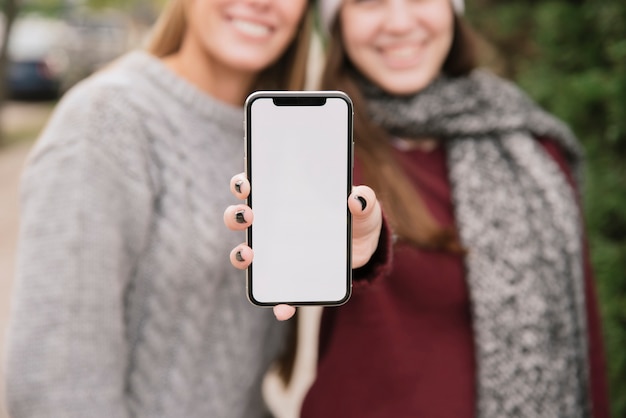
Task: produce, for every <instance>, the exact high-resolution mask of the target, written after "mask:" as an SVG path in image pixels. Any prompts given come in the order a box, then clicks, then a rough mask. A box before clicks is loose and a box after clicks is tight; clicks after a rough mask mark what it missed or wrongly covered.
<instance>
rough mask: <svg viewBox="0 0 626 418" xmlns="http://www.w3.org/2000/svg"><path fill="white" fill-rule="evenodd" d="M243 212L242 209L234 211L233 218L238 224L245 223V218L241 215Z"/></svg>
mask: <svg viewBox="0 0 626 418" xmlns="http://www.w3.org/2000/svg"><path fill="white" fill-rule="evenodd" d="M244 213H245V210H243V209H242V210H239V211H237V212H235V220H236V221H237V223H238V224H245V223H246V218H244V217H243V214H244Z"/></svg>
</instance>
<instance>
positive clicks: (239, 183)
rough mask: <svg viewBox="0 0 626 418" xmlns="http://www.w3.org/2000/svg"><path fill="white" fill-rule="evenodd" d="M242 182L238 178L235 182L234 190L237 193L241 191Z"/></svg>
mask: <svg viewBox="0 0 626 418" xmlns="http://www.w3.org/2000/svg"><path fill="white" fill-rule="evenodd" d="M242 184H243V180H238V181H237V182H236V183H235V190H236V191H237V193H241V185H242Z"/></svg>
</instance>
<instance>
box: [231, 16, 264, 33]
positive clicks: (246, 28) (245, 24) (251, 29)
mask: <svg viewBox="0 0 626 418" xmlns="http://www.w3.org/2000/svg"><path fill="white" fill-rule="evenodd" d="M232 22H233V25H234V26H235V27H236V28H237V29H238V30H239V31H241V32H243V33H245V34H246V35H250V36H265V35H268V34H269V33H270V28H269V27H268V26H265V25H261V24H258V23H254V22H250V21H249V20H240V19H233V21H232Z"/></svg>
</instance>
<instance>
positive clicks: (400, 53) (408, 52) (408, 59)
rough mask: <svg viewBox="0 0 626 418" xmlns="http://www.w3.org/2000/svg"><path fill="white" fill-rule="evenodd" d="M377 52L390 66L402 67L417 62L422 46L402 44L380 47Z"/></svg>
mask: <svg viewBox="0 0 626 418" xmlns="http://www.w3.org/2000/svg"><path fill="white" fill-rule="evenodd" d="M379 52H380V54H381V56H382V57H383V59H384V60H385V61H386V62H387V63H388V65H390V66H391V67H393V68H404V67H408V66H412V65H415V64H416V63H417V62H419V60H420V59H421V56H422V53H423V48H421V47H420V46H417V45H403V46H393V47H386V48H380V49H379Z"/></svg>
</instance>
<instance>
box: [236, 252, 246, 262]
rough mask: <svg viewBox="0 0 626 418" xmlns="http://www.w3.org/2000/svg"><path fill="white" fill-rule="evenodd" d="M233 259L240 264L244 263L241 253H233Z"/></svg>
mask: <svg viewBox="0 0 626 418" xmlns="http://www.w3.org/2000/svg"><path fill="white" fill-rule="evenodd" d="M235 258H236V259H237V261H239V262H241V261H246V260H244V258H243V256H242V255H241V251H237V252H236V253H235Z"/></svg>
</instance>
